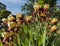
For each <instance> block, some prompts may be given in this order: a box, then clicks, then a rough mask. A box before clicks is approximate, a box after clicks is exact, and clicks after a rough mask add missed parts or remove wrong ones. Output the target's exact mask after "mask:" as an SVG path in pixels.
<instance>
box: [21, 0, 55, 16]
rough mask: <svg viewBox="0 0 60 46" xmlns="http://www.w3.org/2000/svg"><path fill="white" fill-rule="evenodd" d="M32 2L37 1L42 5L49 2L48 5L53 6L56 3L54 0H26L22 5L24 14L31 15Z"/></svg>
mask: <svg viewBox="0 0 60 46" xmlns="http://www.w3.org/2000/svg"><path fill="white" fill-rule="evenodd" d="M34 2H37V3H38V4H40V5H42V6H44V4H49V5H50V7H53V6H55V5H56V0H28V2H27V3H25V5H24V6H22V10H21V11H23V14H25V15H31V14H32V12H33V10H34V9H33V5H34Z"/></svg>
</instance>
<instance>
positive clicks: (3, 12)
mask: <svg viewBox="0 0 60 46" xmlns="http://www.w3.org/2000/svg"><path fill="white" fill-rule="evenodd" d="M9 14H11V12H10V11H8V10H1V11H0V18H6V17H7V16H8V15H9Z"/></svg>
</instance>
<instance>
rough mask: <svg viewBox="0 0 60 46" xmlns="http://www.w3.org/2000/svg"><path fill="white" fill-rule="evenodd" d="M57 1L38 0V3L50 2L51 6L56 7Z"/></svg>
mask: <svg viewBox="0 0 60 46" xmlns="http://www.w3.org/2000/svg"><path fill="white" fill-rule="evenodd" d="M56 1H57V0H38V3H39V4H41V5H42V4H43V5H44V4H49V5H50V7H54V6H55V5H56Z"/></svg>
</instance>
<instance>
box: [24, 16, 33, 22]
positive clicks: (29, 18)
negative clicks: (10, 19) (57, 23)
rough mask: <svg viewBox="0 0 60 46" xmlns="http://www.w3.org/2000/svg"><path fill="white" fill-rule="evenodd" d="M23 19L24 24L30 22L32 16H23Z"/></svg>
mask: <svg viewBox="0 0 60 46" xmlns="http://www.w3.org/2000/svg"><path fill="white" fill-rule="evenodd" d="M24 19H25V21H26V22H28V21H30V20H31V19H32V16H25V18H24Z"/></svg>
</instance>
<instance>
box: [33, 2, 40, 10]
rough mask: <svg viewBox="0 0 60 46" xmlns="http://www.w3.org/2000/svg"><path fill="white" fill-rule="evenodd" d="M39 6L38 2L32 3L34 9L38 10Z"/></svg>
mask: <svg viewBox="0 0 60 46" xmlns="http://www.w3.org/2000/svg"><path fill="white" fill-rule="evenodd" d="M39 7H41V6H40V5H39V4H38V3H36V2H35V3H34V6H33V8H34V10H38V9H39Z"/></svg>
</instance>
